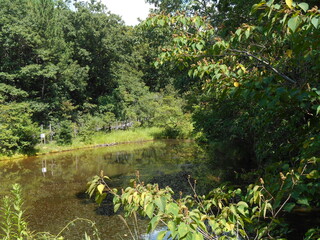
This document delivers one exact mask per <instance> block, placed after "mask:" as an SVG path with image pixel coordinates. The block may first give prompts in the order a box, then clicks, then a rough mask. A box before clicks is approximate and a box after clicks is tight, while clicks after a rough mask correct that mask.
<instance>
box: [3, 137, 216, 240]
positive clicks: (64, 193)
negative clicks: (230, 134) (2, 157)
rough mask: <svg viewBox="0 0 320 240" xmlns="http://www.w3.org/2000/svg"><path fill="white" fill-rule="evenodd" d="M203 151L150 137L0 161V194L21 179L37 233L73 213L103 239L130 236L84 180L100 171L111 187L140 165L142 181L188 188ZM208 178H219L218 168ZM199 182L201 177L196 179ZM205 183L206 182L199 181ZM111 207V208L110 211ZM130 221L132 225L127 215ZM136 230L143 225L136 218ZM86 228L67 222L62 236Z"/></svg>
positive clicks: (76, 235) (200, 170)
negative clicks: (91, 224) (92, 225)
mask: <svg viewBox="0 0 320 240" xmlns="http://www.w3.org/2000/svg"><path fill="white" fill-rule="evenodd" d="M205 159H206V154H205V153H203V152H202V151H201V149H200V148H199V147H198V146H197V145H196V144H195V143H194V142H191V141H155V142H144V143H132V144H124V145H118V146H112V147H104V148H95V149H87V150H77V151H72V152H65V153H59V154H49V155H44V156H40V157H31V158H26V159H23V160H20V161H15V162H1V163H0V164H1V165H0V179H1V183H0V189H1V192H0V197H2V196H3V195H4V194H5V193H6V192H8V191H9V190H10V187H11V185H12V184H13V183H19V184H21V186H22V188H23V197H24V199H25V207H26V208H27V210H26V213H27V215H28V222H29V227H30V228H31V229H32V230H34V231H37V232H39V231H40V232H51V233H53V234H57V233H58V232H59V231H60V230H61V229H62V228H63V227H64V226H65V225H66V224H67V223H68V222H70V221H71V220H73V219H75V218H86V219H90V220H92V221H94V222H96V224H97V227H98V229H99V232H100V234H101V238H102V239H121V238H122V239H129V238H130V236H129V231H128V229H127V227H126V225H125V224H124V223H123V222H122V221H121V220H120V218H119V216H117V215H115V214H113V212H112V206H111V207H110V206H109V208H108V207H106V206H104V207H98V206H97V204H95V203H94V202H93V201H92V200H90V199H88V196H87V195H86V194H85V190H86V183H87V182H88V181H89V180H90V178H91V177H92V176H94V175H97V174H99V172H100V170H103V171H104V174H105V175H108V176H109V177H110V178H111V183H110V184H111V185H112V186H113V187H122V186H123V187H125V186H127V185H129V180H130V179H131V178H134V176H135V172H136V170H139V172H140V175H141V178H142V180H144V181H145V182H160V183H161V184H162V185H163V186H164V185H172V186H173V188H175V189H176V190H179V191H180V190H181V191H184V192H187V191H188V189H189V187H188V182H187V176H188V175H189V174H195V175H198V176H200V178H201V176H203V178H206V176H207V175H206V174H205V173H204V172H205V170H206V169H207V166H206V165H205V164H204V163H205ZM216 173H217V174H216V176H213V175H212V174H211V181H212V179H213V180H215V181H219V174H220V173H219V171H218V172H216ZM200 182H201V181H200ZM203 185H205V184H203ZM110 209H111V210H110ZM128 224H129V226H132V224H133V223H131V221H130V220H128ZM139 225H140V228H141V229H140V231H141V233H143V231H144V230H145V229H146V227H145V226H146V225H145V223H144V222H143V220H141V221H140V224H139ZM84 231H87V232H90V227H89V226H88V224H86V223H85V222H79V223H76V224H75V225H74V226H70V227H69V228H68V229H67V231H66V232H65V236H66V238H67V239H80V238H82V236H83V233H84Z"/></svg>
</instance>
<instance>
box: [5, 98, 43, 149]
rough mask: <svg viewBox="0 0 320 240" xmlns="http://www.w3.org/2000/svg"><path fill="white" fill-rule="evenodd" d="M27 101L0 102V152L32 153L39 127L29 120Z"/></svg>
mask: <svg viewBox="0 0 320 240" xmlns="http://www.w3.org/2000/svg"><path fill="white" fill-rule="evenodd" d="M31 116H32V114H31V112H30V106H29V104H27V103H15V102H12V103H8V104H3V103H0V153H1V154H3V155H13V154H15V153H21V154H32V153H34V151H35V149H34V148H35V145H36V144H37V143H38V141H39V128H38V127H37V126H36V124H34V123H33V122H32V120H31Z"/></svg>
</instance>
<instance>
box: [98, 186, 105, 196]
mask: <svg viewBox="0 0 320 240" xmlns="http://www.w3.org/2000/svg"><path fill="white" fill-rule="evenodd" d="M97 190H98V192H99V193H100V194H102V192H103V190H104V185H103V184H99V185H98V187H97Z"/></svg>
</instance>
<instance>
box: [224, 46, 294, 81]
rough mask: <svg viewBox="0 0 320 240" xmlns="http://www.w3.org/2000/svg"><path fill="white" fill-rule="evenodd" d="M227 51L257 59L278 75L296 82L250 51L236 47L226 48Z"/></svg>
mask: <svg viewBox="0 0 320 240" xmlns="http://www.w3.org/2000/svg"><path fill="white" fill-rule="evenodd" d="M228 50H229V51H231V52H236V53H241V54H242V55H244V56H247V57H252V58H254V59H256V60H258V61H259V62H261V63H263V64H264V65H266V66H267V67H268V68H270V69H271V70H272V71H273V72H275V73H276V74H278V75H279V76H280V77H282V78H284V79H285V80H287V81H289V82H291V83H293V84H296V83H297V82H296V81H295V80H293V79H291V78H290V77H288V76H287V75H285V74H283V73H281V72H279V71H278V70H277V69H276V68H274V67H272V66H271V64H270V63H269V62H267V61H265V60H263V59H261V58H259V57H257V56H255V55H253V54H252V53H250V52H247V51H241V50H237V49H228Z"/></svg>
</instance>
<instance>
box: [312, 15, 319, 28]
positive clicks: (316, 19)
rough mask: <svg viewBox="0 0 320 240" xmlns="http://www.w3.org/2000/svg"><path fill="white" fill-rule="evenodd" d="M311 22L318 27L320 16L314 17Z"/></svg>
mask: <svg viewBox="0 0 320 240" xmlns="http://www.w3.org/2000/svg"><path fill="white" fill-rule="evenodd" d="M311 23H312V25H313V26H314V27H315V28H318V26H319V23H320V18H318V17H313V18H312V19H311Z"/></svg>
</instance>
